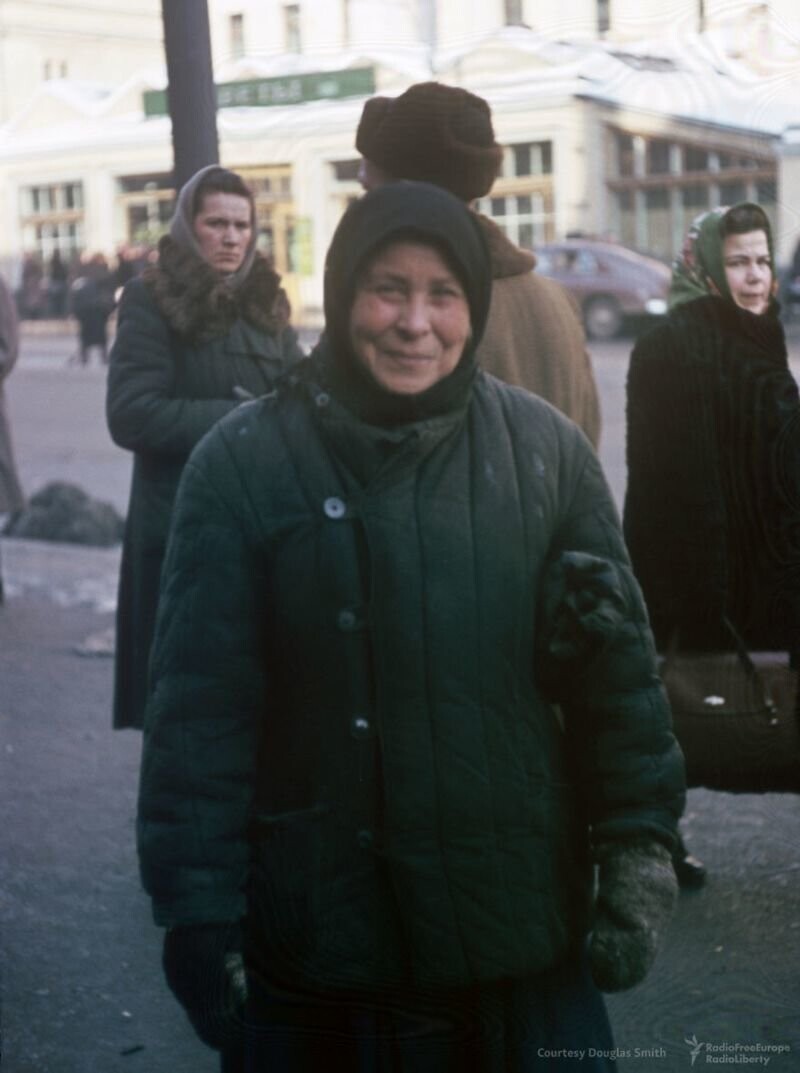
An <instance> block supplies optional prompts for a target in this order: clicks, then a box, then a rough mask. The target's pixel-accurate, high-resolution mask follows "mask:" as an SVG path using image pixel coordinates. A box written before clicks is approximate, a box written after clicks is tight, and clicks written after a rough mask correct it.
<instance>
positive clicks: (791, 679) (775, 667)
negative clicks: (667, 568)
mask: <svg viewBox="0 0 800 1073" xmlns="http://www.w3.org/2000/svg"><path fill="white" fill-rule="evenodd" d="M726 626H727V628H728V629H729V631H730V633H731V637H732V638H733V641H734V644H735V648H734V650H733V651H730V652H681V651H680V648H679V644H678V638H677V635H675V636H674V637H673V640H672V642H671V644H670V645H669V646H668V648H667V652H666V654H665V655H664V657H663V660H662V662H661V678H662V681H663V682H664V686H665V688H666V690H667V695H668V697H669V700H670V705H671V707H672V720H673V729H674V731H675V736H676V738H677V739H678V742H679V744H680V746H681V749H682V750H683V754H684V757H685V759H686V776H687V778H686V781H687V785H688V786H705V787H708V788H709V789H712V790H727V791H729V792H733V793H762V792H765V791H793V792H795V793H797V792H800V718H798V706H797V688H798V676H797V671H795V670H793V669H792V668H791V667H790V666H789V657H788V655H787V654H786V653H785V652H748V651H747V649H746V648H745V645H744V643H743V641H742V640H741V638H740V637H739V635H738V633H737V632H736V630H735V629H734V627H733V626H732V624H731V623H730V622H728V621H727V620H726Z"/></svg>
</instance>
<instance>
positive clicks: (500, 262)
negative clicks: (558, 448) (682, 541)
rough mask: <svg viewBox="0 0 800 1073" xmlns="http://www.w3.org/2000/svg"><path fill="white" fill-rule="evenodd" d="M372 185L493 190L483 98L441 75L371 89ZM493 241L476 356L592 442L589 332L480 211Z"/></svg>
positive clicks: (364, 174)
mask: <svg viewBox="0 0 800 1073" xmlns="http://www.w3.org/2000/svg"><path fill="white" fill-rule="evenodd" d="M356 148H357V149H358V151H359V152H360V153H361V154H362V156H363V158H364V159H363V161H362V165H361V170H360V172H359V178H360V180H361V183H362V185H363V186H364V188H365V189H366V190H372V189H374V188H375V187H377V186H380V185H382V184H383V183H387V182H394V181H397V180H398V179H417V180H421V181H423V182H429V183H435V184H436V185H437V186H442V187H444V189H445V190H449V191H450V193H451V194H455V196H456V197H458V198H459V199H460V200H462V201H464V202H466V203H467V204H471V203H472V202H474V201H475V199H477V198H480V197H483V196H484V195H486V194H488V193H489V191H490V190H491V188H492V186H493V184H494V181H495V179H496V178H497V176H498V174H499V172H500V168H501V164H502V160H503V149H502V147H501V146H500V145H498V144H497V142H496V141H495V137H494V130H493V128H492V114H491V110H490V108H489V105H488V104H487V102H486V101H485V100H484V99H483V98H482V97H479V96H477V95H476V94H474V93H469V92H468V91H467V90H465V89H460V88H457V87H454V86H446V85H444V84H443V83H440V82H420V83H418V84H417V85H414V86H411V87H410V89H407V90H406V91H405V93H402V94H401V95H400V96H399V97H395V98H391V97H372V98H370V100H368V101H367V103H366V104H365V105H364V111H363V112H362V115H361V120H360V122H359V125H358V130H357V132H356ZM476 219H477V220H478V223H479V224H480V226H481V228H482V229H483V232H484V235H485V237H486V239H487V242H488V245H489V255H490V257H491V263H492V276H493V280H494V283H493V286H492V305H491V310H490V312H489V321H488V323H487V325H486V331H485V333H484V337H483V341H482V343H481V346H480V350H479V351H478V361H479V363H480V365H481V366H482V368H484V369H485V370H486V371H487V372H489V373H493V374H494V375H495V376H498V377H500V379H501V380H505V381H506V382H507V383H510V384H516V385H517V386H518V387H524V388H527V389H528V391H533V392H534V393H535V394H537V395H541V396H542V398H544V399H547V401H548V402H551V403H552V404H553V405H554V406H555V407H556V408H557V409H559V410H561V412H562V413H564V414H566V415H567V417H570V418H572V420H573V421H575V422H576V424H578V425H579V426H580V427H581V428H582V429H583V431H584V432H585V433H586V435H587V436H588V437H589V439H590V440H591V442H592V444H593V445H594V446H595V447H596V446H597V444H598V441H599V438H600V403H599V399H598V394H597V385H596V384H595V380H594V374H593V372H592V367H591V362H590V360H589V355H588V352H587V350H586V340H585V337H584V333H583V327H582V325H581V322H580V317H579V315H578V312H577V310H576V308H575V306H574V305H573V300H572V298H571V297H570V296H569V295H568V294H567V292H566V291H565V290H564V288H563V287H562V286H561V285H560V284H558V283H556V282H555V281H554V280H550V279H547V278H545V277H544V276H540V275H538V274H537V273H536V272H535V271H534V267H535V265H536V257H535V255H534V254H533V253H532V252H531V251H530V250H524V249H521V248H520V247H519V246H515V245H514V243H513V242H511V241H510V239H508V238H507V237H506V235H505V234H504V232H503V231H502V229H501V228H500V227H499V226H498V225H497V224H496V223H495V222H494V220H492V219H490V218H489V217H488V216H484V215H483V214H481V213H476Z"/></svg>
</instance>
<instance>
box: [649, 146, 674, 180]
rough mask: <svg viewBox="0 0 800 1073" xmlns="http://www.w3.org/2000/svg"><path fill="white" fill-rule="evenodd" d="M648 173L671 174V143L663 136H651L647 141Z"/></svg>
mask: <svg viewBox="0 0 800 1073" xmlns="http://www.w3.org/2000/svg"><path fill="white" fill-rule="evenodd" d="M646 152H647V158H646V159H647V174H648V175H669V172H670V143H669V142H668V141H665V140H664V139H662V138H651V139H650V140H649V141H648V142H647V150H646Z"/></svg>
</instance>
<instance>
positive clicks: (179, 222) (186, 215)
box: [169, 164, 258, 290]
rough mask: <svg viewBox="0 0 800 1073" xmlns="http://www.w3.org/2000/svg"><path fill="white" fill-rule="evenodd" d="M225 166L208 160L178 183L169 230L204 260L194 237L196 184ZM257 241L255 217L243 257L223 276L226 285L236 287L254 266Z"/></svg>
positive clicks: (187, 248)
mask: <svg viewBox="0 0 800 1073" xmlns="http://www.w3.org/2000/svg"><path fill="white" fill-rule="evenodd" d="M227 170H228V169H227V168H223V167H220V165H219V164H209V165H208V167H206V168H201V169H200V171H196V172H195V173H194V175H193V176H192V177H191V179H189V180H188V182H186V183H185V184H184V185H183V186H182V187H181V191H180V193H179V194H178V201H177V204H176V205H175V215H174V216H173V217H172V220H171V221H170V225H169V234H170V238H171V239H172V240H173V242H175V243H176V244H177V245H178V246H180V247H181V248H182V249H184V250H188V251H189V252H190V253H193V254H194V255H195V256H196V257H199V258H200V260H201V261H204V260H205V256H204V254H203V251H202V250H201V248H200V245H199V243H198V241H197V236H196V235H195V233H194V211H193V210H194V195H195V192H196V190H197V188H198V186H199V185H200V184H201V183H202V182H203V181H204V180H205V179H207V178H208V177H209V176H210V175H213V174H214V172H221V173H224V172H226V171H227ZM257 241H258V231H257V228H256V226H255V219H254V220H253V229H252V231H251V233H250V242H249V244H248V247H247V250H246V251H245V255H244V260H243V261H242V263H241V264H240V265H239V267H238V268H237V269H236V271H235V272H232V273H231V274H230V275H228V276H225V277H224V278H225V280H226V282H227V284H228V286H229V287H231V288H232V289H233V290H236V288H237V287H239V286H241V284H242V283H244V281H245V280H246V279H247V277H248V275H249V273H250V269H251V268H252V267H253V261H254V260H255V258H256V242H257Z"/></svg>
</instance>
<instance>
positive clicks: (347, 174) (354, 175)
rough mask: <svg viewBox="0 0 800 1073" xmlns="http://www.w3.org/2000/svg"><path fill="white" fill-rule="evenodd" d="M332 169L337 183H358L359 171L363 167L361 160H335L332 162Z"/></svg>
mask: <svg viewBox="0 0 800 1073" xmlns="http://www.w3.org/2000/svg"><path fill="white" fill-rule="evenodd" d="M331 167H332V168H333V177H334V179H335V180H336V182H337V183H349V182H353V183H357V182H358V169H359V168H360V167H361V161H360V159H358V158H356V159H355V160H333V161H331Z"/></svg>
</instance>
